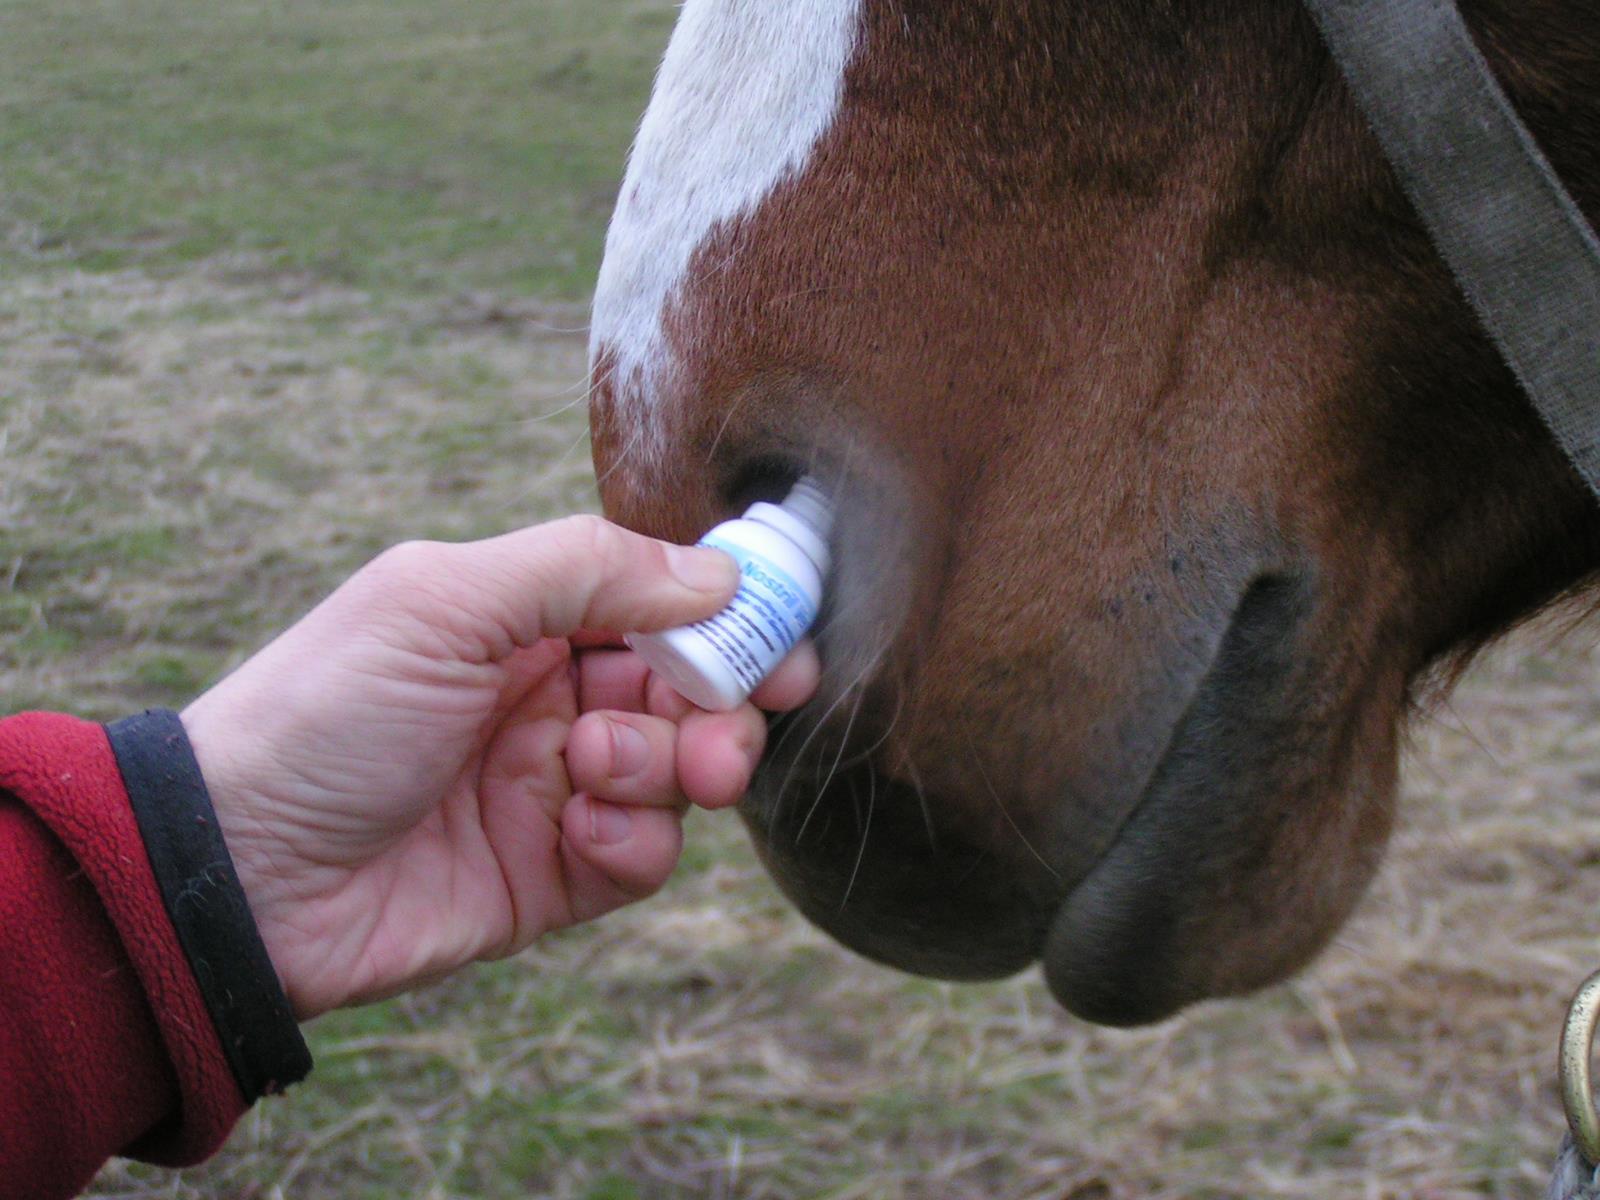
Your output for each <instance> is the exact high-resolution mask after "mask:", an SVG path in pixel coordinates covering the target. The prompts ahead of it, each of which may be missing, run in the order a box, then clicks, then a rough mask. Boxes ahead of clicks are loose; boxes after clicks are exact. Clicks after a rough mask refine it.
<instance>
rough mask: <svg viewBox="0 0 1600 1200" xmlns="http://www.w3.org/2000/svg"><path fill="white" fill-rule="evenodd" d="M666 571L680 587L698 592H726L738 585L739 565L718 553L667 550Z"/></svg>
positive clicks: (693, 548)
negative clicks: (676, 579)
mask: <svg viewBox="0 0 1600 1200" xmlns="http://www.w3.org/2000/svg"><path fill="white" fill-rule="evenodd" d="M667 567H668V568H669V569H670V570H671V571H672V573H673V574H674V575H676V576H677V577H678V582H679V583H681V584H683V585H684V586H685V587H691V588H693V589H694V590H695V591H697V592H725V591H727V590H728V589H729V588H731V587H733V586H734V584H736V583H737V582H738V581H739V564H738V563H736V562H734V561H733V556H732V555H730V554H725V553H723V552H722V551H721V550H708V549H705V548H703V547H700V546H668V547H667Z"/></svg>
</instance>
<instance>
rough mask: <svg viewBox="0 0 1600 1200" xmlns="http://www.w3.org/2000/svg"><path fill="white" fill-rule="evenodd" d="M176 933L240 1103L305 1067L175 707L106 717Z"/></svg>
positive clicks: (307, 1061)
mask: <svg viewBox="0 0 1600 1200" xmlns="http://www.w3.org/2000/svg"><path fill="white" fill-rule="evenodd" d="M106 733H107V735H108V736H109V737H110V739H111V749H112V752H113V753H114V754H115V755H116V757H117V767H118V768H119V769H120V770H121V772H122V782H123V785H124V786H125V787H126V788H127V791H128V799H129V801H130V802H131V803H132V805H133V815H134V817H135V819H136V820H137V821H138V823H139V832H140V834H142V835H143V837H144V844H145V851H146V853H148V854H149V856H150V865H151V867H153V868H154V870H155V876H156V883H157V884H158V885H159V886H160V888H161V899H162V902H163V903H164V904H165V905H166V909H167V915H168V916H169V917H170V918H171V919H172V927H173V929H175V930H176V931H177V934H178V942H179V944H180V945H181V946H182V947H183V952H184V954H185V955H186V956H187V957H188V959H189V966H190V968H191V969H192V970H193V972H194V978H195V982H196V983H197V984H199V985H200V994H201V996H202V997H204V999H205V1002H206V1007H207V1008H209V1009H210V1010H211V1020H212V1022H213V1023H214V1024H215V1025H216V1027H217V1036H218V1038H219V1039H220V1040H221V1042H222V1050H223V1053H224V1054H226V1055H227V1058H228V1065H229V1066H230V1067H231V1068H232V1069H233V1077H234V1079H236V1080H237V1081H238V1083H239V1090H240V1091H242V1092H243V1093H244V1097H245V1100H246V1101H247V1102H248V1103H252V1104H253V1103H254V1102H255V1101H256V1099H257V1098H258V1097H260V1096H263V1095H268V1094H271V1093H273V1092H280V1091H282V1090H283V1089H284V1088H285V1087H287V1086H288V1085H289V1084H291V1083H298V1082H299V1081H300V1080H302V1079H304V1078H305V1077H306V1075H307V1073H308V1072H309V1071H310V1070H311V1051H310V1050H308V1049H307V1048H306V1043H305V1039H304V1038H303V1037H301V1036H300V1027H299V1025H298V1024H296V1022H295V1019H294V1013H293V1011H292V1010H291V1009H290V1007H289V998H288V997H287V996H285V995H284V992H283V985H282V984H281V983H279V981H278V973H277V972H276V971H275V970H274V969H273V966H272V960H271V959H269V958H268V957H267V948H266V946H265V945H264V944H263V943H262V941H261V933H260V931H259V930H258V929H257V928H256V922H255V918H254V917H253V916H252V915H251V913H250V905H249V902H248V901H247V900H246V899H245V894H244V888H243V887H242V886H241V885H240V883H239V877H238V875H237V874H235V872H234V869H233V859H232V858H231V857H230V856H229V854H228V847H227V846H226V845H225V844H224V843H223V840H222V830H221V828H220V827H219V826H218V824H217V814H216V812H215V811H214V810H213V809H212V807H211V797H210V795H209V794H208V793H207V792H206V785H205V781H204V780H203V779H201V777H200V764H199V763H198V762H196V761H195V757H194V750H193V748H192V747H191V746H190V745H189V738H188V735H187V734H186V733H185V732H184V729H183V723H182V722H181V721H179V719H178V714H177V713H175V712H172V711H170V710H168V709H151V710H150V711H148V712H146V713H144V714H143V715H142V716H137V717H127V718H124V719H123V720H121V721H117V722H115V723H113V724H111V725H108V726H106Z"/></svg>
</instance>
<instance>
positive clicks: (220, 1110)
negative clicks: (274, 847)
mask: <svg viewBox="0 0 1600 1200" xmlns="http://www.w3.org/2000/svg"><path fill="white" fill-rule="evenodd" d="M244 1109H245V1103H244V1098H243V1096H242V1095H241V1094H240V1091H239V1088H238V1085H237V1084H236V1083H235V1082H234V1079H233V1075H232V1073H231V1072H230V1070H229V1067H228V1062H227V1059H226V1057H225V1056H224V1054H223V1051H222V1046H221V1044H220V1042H219V1041H218V1039H217V1034H216V1031H215V1027H214V1026H213V1024H212V1021H211V1018H210V1015H209V1013H208V1012H207V1009H206V1006H205V1003H204V1001H203V999H202V998H201V994H200V990H199V988H198V986H197V985H196V984H195V981H194V976H193V974H192V972H191V971H190V968H189V964H188V961H187V959H186V958H185V957H184V954H183V951H182V949H181V947H180V946H179V944H178V940H177V936H176V934H175V933H174V932H173V929H172V924H171V922H170V920H169V919H168V917H167V914H166V910H165V908H164V907H163V905H162V900H161V893H160V891H159V890H158V888H157V885H156V880H155V876H154V875H153V874H152V872H151V869H150V863H149V860H148V858H147V857H146V855H145V850H144V843H143V841H142V840H141V839H140V836H139V828H138V825H137V823H136V822H135V820H134V816H133V812H132V810H131V809H130V808H129V805H128V799H127V795H126V793H125V792H124V790H123V785H122V777H121V774H120V773H119V771H118V768H117V763H116V759H115V758H114V757H113V755H112V752H111V747H110V744H109V743H108V742H107V740H106V734H105V730H104V729H103V728H101V727H100V726H99V725H94V724H90V723H89V722H86V721H79V720H76V719H74V718H72V717H63V716H56V715H51V714H43V713H27V714H23V715H21V716H16V717H10V718H7V719H5V720H0V1197H17V1198H18V1200H21V1198H23V1197H26V1198H27V1200H51V1198H52V1197H65V1196H72V1195H75V1194H76V1193H77V1192H78V1191H80V1190H81V1189H82V1188H83V1187H84V1186H85V1185H86V1184H87V1183H88V1182H89V1181H90V1179H91V1178H92V1177H93V1176H94V1173H95V1172H96V1171H97V1170H98V1169H99V1167H100V1165H101V1164H102V1163H103V1162H105V1160H106V1159H107V1158H109V1157H110V1156H112V1155H113V1154H129V1155H133V1156H136V1157H139V1158H144V1159H147V1160H149V1161H151V1162H157V1163H163V1164H167V1165H171V1166H179V1165H184V1164H188V1163H194V1162H198V1161H200V1160H201V1159H203V1158H205V1157H207V1156H208V1155H210V1154H211V1153H213V1152H214V1151H215V1150H216V1149H217V1147H219V1146H220V1145H221V1144H222V1142H223V1141H224V1139H226V1137H227V1136H228V1132H229V1131H230V1130H231V1129H232V1128H233V1125H234V1123H235V1122H236V1121H237V1120H238V1119H239V1115H240V1114H241V1113H242V1112H243V1111H244Z"/></svg>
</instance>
